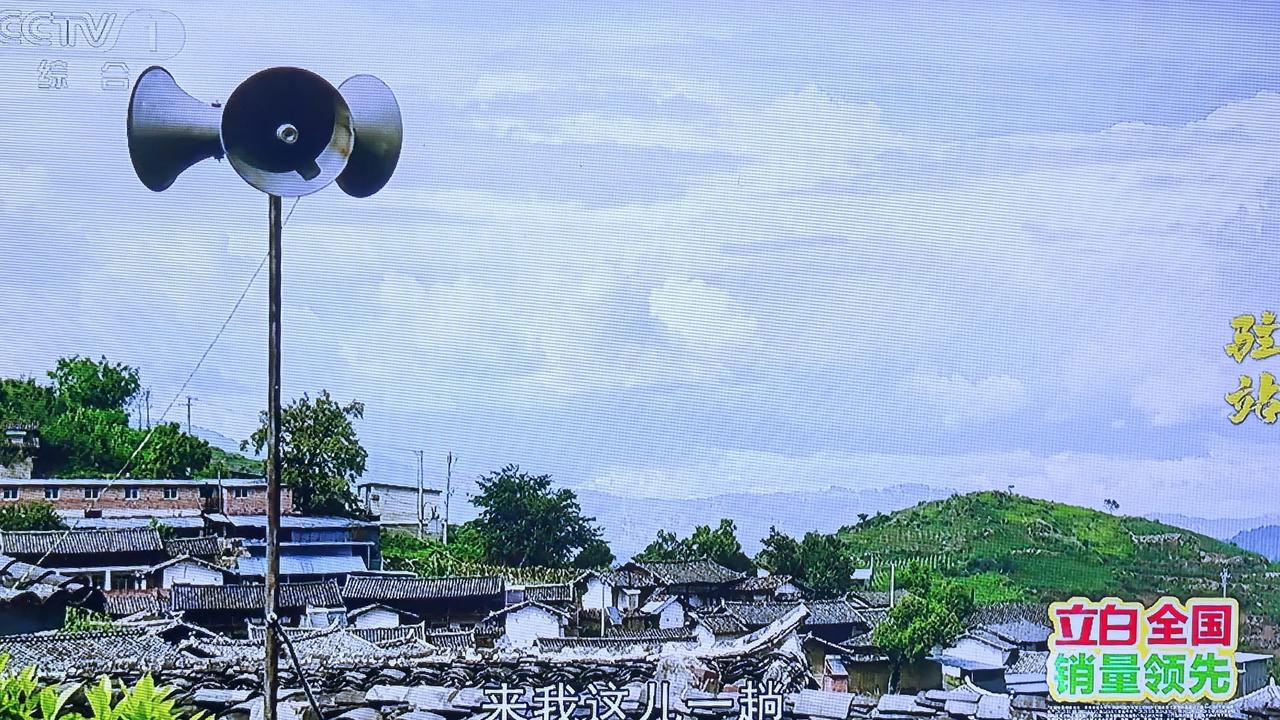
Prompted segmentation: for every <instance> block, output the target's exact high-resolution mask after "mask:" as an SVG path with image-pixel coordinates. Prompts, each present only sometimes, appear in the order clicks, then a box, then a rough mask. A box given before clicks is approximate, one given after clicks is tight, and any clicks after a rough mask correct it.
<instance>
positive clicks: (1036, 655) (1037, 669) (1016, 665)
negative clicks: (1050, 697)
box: [1005, 650, 1049, 675]
mask: <svg viewBox="0 0 1280 720" xmlns="http://www.w3.org/2000/svg"><path fill="white" fill-rule="evenodd" d="M1048 668H1049V653H1047V652H1043V651H1036V650H1020V651H1019V652H1018V659H1017V660H1014V661H1013V664H1012V665H1010V666H1009V668H1008V670H1006V671H1005V672H1006V673H1040V674H1041V675H1044V674H1045V672H1046V671H1047V670H1048Z"/></svg>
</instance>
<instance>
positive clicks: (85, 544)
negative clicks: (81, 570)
mask: <svg viewBox="0 0 1280 720" xmlns="http://www.w3.org/2000/svg"><path fill="white" fill-rule="evenodd" d="M0 552H3V553H4V554H6V555H22V556H41V555H45V554H46V553H48V554H50V555H98V554H111V553H130V552H133V553H136V552H155V553H162V552H164V543H162V542H161V541H160V533H158V532H156V530H155V529H154V528H133V529H128V530H101V529H99V530H39V531H24V532H0Z"/></svg>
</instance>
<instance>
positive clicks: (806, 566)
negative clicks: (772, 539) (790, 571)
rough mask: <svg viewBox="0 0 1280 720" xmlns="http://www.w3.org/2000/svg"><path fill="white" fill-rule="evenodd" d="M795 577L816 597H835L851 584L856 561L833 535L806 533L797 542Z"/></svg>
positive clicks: (847, 589) (850, 586)
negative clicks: (798, 545) (798, 560)
mask: <svg viewBox="0 0 1280 720" xmlns="http://www.w3.org/2000/svg"><path fill="white" fill-rule="evenodd" d="M800 565H801V568H802V569H803V572H801V573H800V575H799V578H800V580H801V582H803V583H804V584H805V585H807V586H808V587H809V589H810V590H811V591H813V594H814V595H815V596H817V597H819V598H834V597H839V596H841V595H843V594H845V593H846V592H848V591H849V590H850V588H852V587H853V571H854V570H856V569H857V563H855V562H854V561H853V557H852V556H850V555H849V553H847V552H845V549H844V547H843V546H842V545H841V543H840V539H839V538H837V537H836V536H835V535H824V534H822V533H815V532H808V533H805V535H804V540H802V541H801V542H800Z"/></svg>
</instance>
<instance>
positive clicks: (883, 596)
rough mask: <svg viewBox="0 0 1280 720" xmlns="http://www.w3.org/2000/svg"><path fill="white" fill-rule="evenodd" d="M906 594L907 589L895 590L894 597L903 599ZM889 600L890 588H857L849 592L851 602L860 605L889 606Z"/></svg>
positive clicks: (872, 606)
mask: <svg viewBox="0 0 1280 720" xmlns="http://www.w3.org/2000/svg"><path fill="white" fill-rule="evenodd" d="M906 594H907V591H906V590H895V591H894V593H893V599H894V600H901V599H902V597H903V596H904V595H906ZM889 600H890V597H889V591H888V590H855V591H853V592H851V593H849V602H852V603H853V604H854V605H857V606H860V607H861V606H864V605H865V606H866V607H871V608H887V607H889Z"/></svg>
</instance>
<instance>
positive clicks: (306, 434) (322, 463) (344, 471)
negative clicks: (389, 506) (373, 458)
mask: <svg viewBox="0 0 1280 720" xmlns="http://www.w3.org/2000/svg"><path fill="white" fill-rule="evenodd" d="M362 417H364V403H361V402H357V401H355V400H352V401H351V402H349V403H347V404H346V405H341V404H339V403H338V402H337V401H335V400H334V399H333V398H331V397H329V391H328V390H321V391H320V394H319V395H317V396H316V398H315V399H314V400H312V399H311V398H310V397H309V396H308V395H305V394H304V395H303V396H302V397H301V398H299V399H297V400H294V401H293V402H291V403H289V404H288V405H286V406H285V407H284V408H283V409H282V411H281V418H280V467H281V471H280V481H281V483H282V484H283V485H284V486H286V487H289V488H291V489H292V490H293V502H294V505H295V506H296V507H297V508H298V509H299V510H301V511H302V512H303V513H308V514H313V515H341V516H346V517H358V516H360V515H361V514H362V512H361V509H360V504H359V501H358V500H357V498H356V495H355V491H354V490H353V489H352V486H353V485H354V484H355V481H356V479H357V478H359V477H360V476H361V475H363V474H364V467H365V461H366V460H367V459H368V457H369V453H367V452H366V451H365V449H364V447H362V446H361V445H360V439H359V437H357V435H356V430H355V427H354V426H352V424H351V421H352V419H359V418H362ZM259 421H260V422H261V423H262V427H260V428H258V429H257V430H255V431H254V433H253V435H252V436H250V438H249V439H248V440H246V441H244V442H242V443H240V449H241V450H247V449H249V448H250V447H253V448H254V451H255V452H259V453H261V452H262V450H263V448H265V447H266V445H267V413H266V412H265V411H264V412H262V413H261V414H260V415H259Z"/></svg>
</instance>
